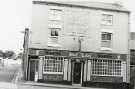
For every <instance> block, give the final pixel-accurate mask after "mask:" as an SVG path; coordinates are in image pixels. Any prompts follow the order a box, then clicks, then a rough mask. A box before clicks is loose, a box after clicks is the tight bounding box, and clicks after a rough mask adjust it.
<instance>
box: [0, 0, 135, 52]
mask: <svg viewBox="0 0 135 89" xmlns="http://www.w3.org/2000/svg"><path fill="white" fill-rule="evenodd" d="M68 1H70V0H68ZM71 1H72V0H71ZM74 1H75V0H74ZM76 1H78V0H76ZM82 1H84V0H82ZM87 1H100V2H111V3H112V2H115V1H120V2H122V3H123V5H124V6H125V7H126V8H127V9H129V10H130V11H131V19H130V20H131V28H130V30H131V31H135V25H134V23H135V1H134V0H87ZM31 6H32V0H1V3H0V24H1V25H0V30H1V32H0V50H14V51H16V52H19V51H20V49H22V45H23V34H22V33H21V31H23V30H24V29H25V27H29V28H30V26H31V9H32V8H31Z"/></svg>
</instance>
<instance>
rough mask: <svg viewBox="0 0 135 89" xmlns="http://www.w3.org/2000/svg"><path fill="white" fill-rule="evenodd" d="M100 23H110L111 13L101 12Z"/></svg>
mask: <svg viewBox="0 0 135 89" xmlns="http://www.w3.org/2000/svg"><path fill="white" fill-rule="evenodd" d="M102 24H104V25H112V24H113V15H110V14H102Z"/></svg>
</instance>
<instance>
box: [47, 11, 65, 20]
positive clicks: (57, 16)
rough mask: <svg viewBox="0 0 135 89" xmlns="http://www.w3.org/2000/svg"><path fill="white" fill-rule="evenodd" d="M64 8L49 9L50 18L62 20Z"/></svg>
mask: <svg viewBox="0 0 135 89" xmlns="http://www.w3.org/2000/svg"><path fill="white" fill-rule="evenodd" d="M61 19H62V10H61V9H50V10H49V20H61Z"/></svg>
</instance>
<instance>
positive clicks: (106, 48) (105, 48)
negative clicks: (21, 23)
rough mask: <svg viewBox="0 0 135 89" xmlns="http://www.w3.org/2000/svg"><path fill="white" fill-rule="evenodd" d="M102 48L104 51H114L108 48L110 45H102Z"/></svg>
mask: <svg viewBox="0 0 135 89" xmlns="http://www.w3.org/2000/svg"><path fill="white" fill-rule="evenodd" d="M100 50H102V51H112V49H111V48H108V47H101V49H100Z"/></svg>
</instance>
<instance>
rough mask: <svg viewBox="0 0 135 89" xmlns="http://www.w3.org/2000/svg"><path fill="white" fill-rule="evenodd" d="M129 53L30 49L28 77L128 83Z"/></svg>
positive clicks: (99, 83) (48, 80) (91, 83)
mask: <svg viewBox="0 0 135 89" xmlns="http://www.w3.org/2000/svg"><path fill="white" fill-rule="evenodd" d="M127 60H128V55H127V54H112V53H94V52H81V53H80V52H75V51H65V50H52V49H51V50H37V49H31V50H30V51H29V57H28V70H27V71H28V72H27V79H28V80H31V81H37V82H45V83H61V84H72V85H74V84H77V85H80V86H95V87H96V86H97V87H98V86H102V87H104V86H110V85H111V86H116V87H118V85H119V87H122V86H125V87H126V86H127V85H128V77H129V76H128V70H127V68H128V63H127Z"/></svg>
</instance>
